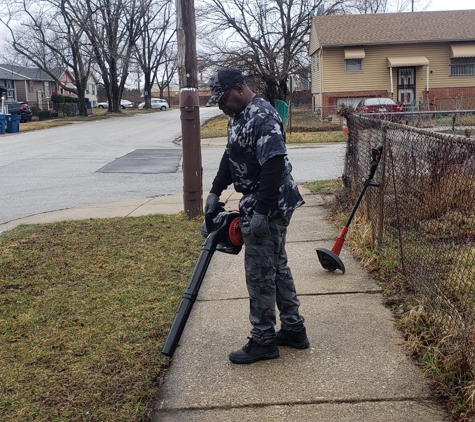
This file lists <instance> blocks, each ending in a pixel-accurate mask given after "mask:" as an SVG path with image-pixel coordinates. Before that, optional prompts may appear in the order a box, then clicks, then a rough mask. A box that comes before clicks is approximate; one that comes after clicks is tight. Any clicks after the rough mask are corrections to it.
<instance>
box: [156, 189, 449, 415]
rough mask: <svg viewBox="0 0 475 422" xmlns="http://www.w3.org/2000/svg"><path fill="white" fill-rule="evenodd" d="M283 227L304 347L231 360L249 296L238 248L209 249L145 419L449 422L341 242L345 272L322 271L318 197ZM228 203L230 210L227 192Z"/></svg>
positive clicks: (243, 330) (324, 243)
mask: <svg viewBox="0 0 475 422" xmlns="http://www.w3.org/2000/svg"><path fill="white" fill-rule="evenodd" d="M302 194H303V195H304V198H305V201H306V204H305V206H303V207H301V208H299V209H298V210H297V211H296V212H295V214H294V217H293V218H292V222H291V224H290V227H289V233H288V241H287V251H288V255H289V265H290V267H291V268H292V271H293V275H294V278H295V280H296V284H297V292H298V294H299V297H300V300H301V304H302V306H301V310H302V314H303V315H304V317H305V318H306V326H307V332H308V337H309V339H310V343H311V346H310V348H309V349H307V350H296V349H292V348H288V347H281V348H280V358H278V359H275V360H270V361H261V362H257V363H254V364H251V365H234V364H232V363H231V362H230V361H229V360H228V354H229V353H230V352H231V351H233V350H237V349H239V348H241V347H242V346H244V344H245V343H246V342H247V336H248V335H249V331H250V328H251V326H250V323H249V320H248V313H249V311H248V309H249V302H248V299H247V291H246V287H245V278H244V268H243V267H244V265H243V259H244V257H243V254H242V252H241V253H240V254H239V255H237V256H236V255H227V254H222V253H219V252H217V253H215V254H214V256H213V259H212V261H211V264H210V266H209V269H208V272H207V274H206V277H205V279H204V281H203V285H202V287H201V290H200V293H199V297H198V300H197V301H196V302H195V305H194V308H193V311H192V313H191V316H190V319H189V320H188V324H187V326H186V328H185V331H184V333H183V336H182V338H181V341H180V346H179V347H178V348H177V350H176V352H175V355H174V357H173V360H172V363H171V366H170V368H169V370H168V372H167V375H166V377H165V379H164V380H163V383H162V385H161V387H160V389H159V393H158V398H157V401H156V404H155V408H154V417H153V421H156V422H158V421H162V422H172V421H174V422H178V421H179V422H187V421H197V422H198V421H200V422H216V421H219V422H223V421H240V422H243V421H257V420H258V421H276V420H278V421H289V422H290V421H325V422H329V421H335V422H346V421H348V422H349V421H358V422H359V421H364V422H367V421H381V422H383V421H384V422H387V421H394V422H396V421H401V422H402V421H404V422H436V421H449V420H450V418H449V416H448V414H447V413H446V412H445V411H444V410H443V409H442V408H440V407H438V406H437V405H435V404H434V402H433V400H432V398H431V393H430V390H429V388H428V385H427V381H426V380H425V379H424V377H423V375H422V374H421V372H420V370H419V369H418V368H417V367H416V366H415V365H414V364H413V363H412V362H411V360H410V358H408V357H407V355H406V354H405V351H404V348H403V340H402V338H401V335H400V333H399V332H398V331H397V330H396V329H395V328H394V320H393V318H392V315H391V312H390V311H389V310H388V309H387V308H385V307H384V305H383V304H382V295H381V289H380V288H379V287H378V286H377V285H376V284H375V283H374V281H373V280H372V279H371V278H370V277H369V276H368V274H367V273H366V272H365V271H364V270H363V269H362V268H361V267H360V266H359V264H358V263H357V262H356V261H355V260H354V259H353V258H352V257H351V255H350V254H349V252H348V250H347V249H346V248H343V251H342V254H341V258H342V260H343V262H344V264H345V267H346V273H345V274H344V275H342V274H341V273H340V272H339V271H337V272H335V273H330V272H328V271H325V270H323V269H322V267H321V265H320V263H319V261H318V258H317V255H316V252H315V248H316V247H326V248H329V249H331V247H332V246H333V243H334V241H335V239H336V236H337V235H338V231H337V230H336V229H335V228H334V227H333V226H331V225H330V224H329V223H328V222H327V220H326V218H325V217H326V216H327V212H328V210H327V208H326V207H325V206H324V204H323V201H322V199H321V197H320V196H319V195H311V194H310V192H308V191H306V190H305V189H302ZM226 208H228V209H235V208H237V198H235V197H234V196H233V195H231V196H230V197H229V201H228V203H227V205H226Z"/></svg>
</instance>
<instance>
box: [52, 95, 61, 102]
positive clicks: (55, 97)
mask: <svg viewBox="0 0 475 422" xmlns="http://www.w3.org/2000/svg"><path fill="white" fill-rule="evenodd" d="M51 101H53V103H64V95H61V94H53V95H52V96H51Z"/></svg>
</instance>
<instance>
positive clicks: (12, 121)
mask: <svg viewBox="0 0 475 422" xmlns="http://www.w3.org/2000/svg"><path fill="white" fill-rule="evenodd" d="M6 116H7V132H9V133H16V132H20V120H21V116H16V115H13V116H12V115H11V114H6Z"/></svg>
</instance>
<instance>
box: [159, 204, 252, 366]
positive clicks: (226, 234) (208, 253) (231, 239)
mask: <svg viewBox="0 0 475 422" xmlns="http://www.w3.org/2000/svg"><path fill="white" fill-rule="evenodd" d="M217 208H218V209H217V211H216V212H215V213H214V215H207V216H205V220H204V222H203V225H202V226H201V234H202V235H203V236H204V237H205V238H206V240H205V242H204V243H203V246H202V247H201V253H200V256H199V257H198V261H197V263H196V266H195V269H194V270H193V274H192V275H191V278H190V281H189V282H188V286H187V288H186V290H185V293H184V294H183V298H182V300H181V303H180V306H179V307H178V310H177V313H176V315H175V319H174V321H173V324H172V326H171V328H170V332H169V333H168V336H167V338H166V340H165V344H164V345H163V349H162V353H163V354H164V355H166V356H169V357H172V356H173V354H174V353H175V349H176V348H177V346H178V342H179V341H180V337H181V335H182V333H183V330H184V328H185V325H186V322H187V321H188V317H189V315H190V313H191V308H192V307H193V304H194V303H195V300H196V298H197V296H198V292H199V290H200V287H201V283H202V282H203V279H204V277H205V274H206V271H207V269H208V266H209V263H210V262H211V258H212V256H213V254H214V252H215V251H220V252H224V253H229V254H233V255H237V254H238V253H239V252H240V251H241V249H242V245H243V243H244V241H243V238H242V233H241V226H240V225H239V212H238V211H226V210H225V209H224V203H222V202H220V203H219V204H218V207H217Z"/></svg>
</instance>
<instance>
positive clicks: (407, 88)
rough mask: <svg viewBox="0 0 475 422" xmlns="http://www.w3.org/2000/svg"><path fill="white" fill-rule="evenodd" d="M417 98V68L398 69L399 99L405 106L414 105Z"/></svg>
mask: <svg viewBox="0 0 475 422" xmlns="http://www.w3.org/2000/svg"><path fill="white" fill-rule="evenodd" d="M415 96H416V68H415V67H398V68H397V99H398V101H399V102H401V103H403V104H414V102H415Z"/></svg>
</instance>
